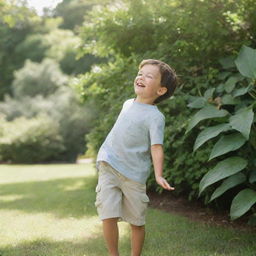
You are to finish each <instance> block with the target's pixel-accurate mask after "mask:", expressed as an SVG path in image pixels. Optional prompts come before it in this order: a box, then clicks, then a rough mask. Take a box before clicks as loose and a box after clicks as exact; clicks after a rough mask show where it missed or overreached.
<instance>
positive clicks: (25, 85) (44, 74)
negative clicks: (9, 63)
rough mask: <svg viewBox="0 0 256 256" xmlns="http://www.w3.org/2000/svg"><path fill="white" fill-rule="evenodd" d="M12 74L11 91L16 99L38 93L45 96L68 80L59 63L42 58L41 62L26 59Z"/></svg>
mask: <svg viewBox="0 0 256 256" xmlns="http://www.w3.org/2000/svg"><path fill="white" fill-rule="evenodd" d="M14 76H15V79H14V82H13V84H12V91H13V95H14V97H15V98H17V99H18V98H19V99H20V98H22V97H26V96H30V97H34V96H36V95H38V94H41V95H43V96H44V97H46V96H49V95H51V94H52V93H54V92H55V91H56V90H57V89H58V88H60V87H61V86H63V85H65V84H67V82H68V77H67V76H66V75H64V74H63V73H62V72H61V70H60V67H59V64H58V63H57V62H56V61H54V60H51V59H44V60H43V61H42V63H35V62H31V61H30V60H27V61H26V62H25V65H24V67H23V68H21V69H19V70H17V71H15V75H14Z"/></svg>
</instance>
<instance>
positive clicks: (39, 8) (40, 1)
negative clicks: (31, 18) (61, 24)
mask: <svg viewBox="0 0 256 256" xmlns="http://www.w3.org/2000/svg"><path fill="white" fill-rule="evenodd" d="M60 2H62V0H52V1H50V0H27V3H28V6H29V7H33V8H34V9H35V10H36V12H37V14H38V15H42V14H43V8H44V7H50V8H54V7H55V6H56V5H57V4H58V3H60Z"/></svg>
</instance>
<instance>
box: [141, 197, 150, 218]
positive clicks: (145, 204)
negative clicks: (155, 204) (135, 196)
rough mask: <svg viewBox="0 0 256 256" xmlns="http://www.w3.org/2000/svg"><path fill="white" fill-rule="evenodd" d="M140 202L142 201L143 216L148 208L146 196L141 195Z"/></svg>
mask: <svg viewBox="0 0 256 256" xmlns="http://www.w3.org/2000/svg"><path fill="white" fill-rule="evenodd" d="M141 201H142V204H143V210H142V214H143V215H144V214H145V212H146V210H147V207H148V203H149V197H148V196H147V195H146V194H143V195H142V196H141Z"/></svg>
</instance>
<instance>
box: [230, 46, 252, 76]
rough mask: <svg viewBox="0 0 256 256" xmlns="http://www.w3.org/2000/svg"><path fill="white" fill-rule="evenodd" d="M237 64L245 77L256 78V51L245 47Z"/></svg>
mask: <svg viewBox="0 0 256 256" xmlns="http://www.w3.org/2000/svg"><path fill="white" fill-rule="evenodd" d="M235 64H236V66H237V68H238V70H239V72H240V73H241V74H242V75H243V76H246V77H250V78H256V50H254V49H252V48H250V47H247V46H243V47H242V48H241V50H240V52H239V55H238V57H237V59H236V60H235Z"/></svg>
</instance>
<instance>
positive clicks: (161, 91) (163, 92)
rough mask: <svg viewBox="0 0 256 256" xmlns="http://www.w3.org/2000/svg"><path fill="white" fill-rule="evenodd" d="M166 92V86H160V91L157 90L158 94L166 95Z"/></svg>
mask: <svg viewBox="0 0 256 256" xmlns="http://www.w3.org/2000/svg"><path fill="white" fill-rule="evenodd" d="M166 92H167V88H166V87H160V88H159V89H158V91H157V94H158V95H159V96H162V95H164V94H165V93H166Z"/></svg>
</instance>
